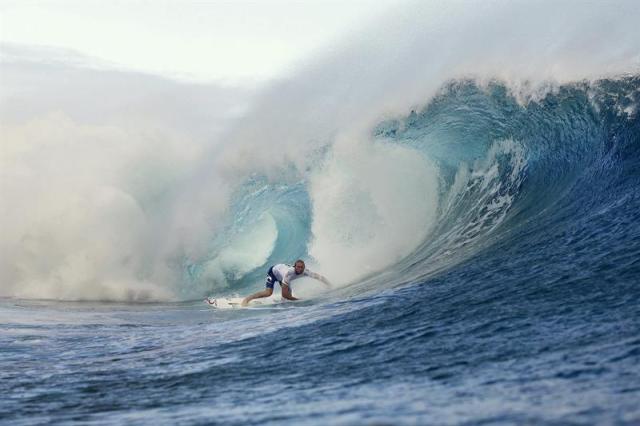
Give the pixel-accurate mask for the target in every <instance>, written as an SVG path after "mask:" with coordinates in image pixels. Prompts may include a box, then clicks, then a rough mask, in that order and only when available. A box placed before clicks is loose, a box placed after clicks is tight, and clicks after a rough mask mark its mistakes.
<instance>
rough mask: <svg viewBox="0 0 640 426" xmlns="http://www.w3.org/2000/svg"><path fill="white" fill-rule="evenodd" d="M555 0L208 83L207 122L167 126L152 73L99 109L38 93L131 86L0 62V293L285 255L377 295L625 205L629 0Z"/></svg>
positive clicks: (633, 75)
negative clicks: (246, 78) (556, 3)
mask: <svg viewBox="0 0 640 426" xmlns="http://www.w3.org/2000/svg"><path fill="white" fill-rule="evenodd" d="M575 6H577V3H575V4H572V3H568V4H564V5H562V7H559V8H556V9H555V13H554V14H553V15H552V16H548V10H550V8H551V3H548V4H547V3H544V4H543V3H538V4H536V5H534V6H525V5H512V4H504V5H501V7H499V8H495V9H492V10H481V11H479V10H477V9H474V10H469V8H467V7H461V6H453V7H451V8H450V9H446V10H441V9H428V10H418V11H416V10H413V12H412V13H411V14H407V13H405V12H404V11H402V12H399V13H397V14H395V15H394V19H390V20H389V22H388V23H387V24H385V23H383V22H380V23H379V24H378V26H377V27H376V28H375V31H376V34H377V35H376V36H375V37H369V38H367V37H363V39H360V38H355V39H352V40H351V41H350V42H349V43H347V45H346V46H345V47H343V48H342V49H341V50H340V51H339V52H337V53H333V54H331V55H325V56H324V57H322V58H321V59H319V60H317V61H314V62H313V63H311V64H308V65H305V66H303V67H301V68H300V69H299V70H298V73H297V75H295V76H293V77H290V78H288V79H285V80H283V81H280V82H277V83H274V84H272V85H271V86H270V87H269V88H267V89H264V90H263V91H262V92H260V93H259V94H258V95H253V98H252V99H251V102H250V105H251V106H250V107H248V108H246V107H243V103H244V102H245V100H246V97H245V94H241V93H239V92H238V93H234V92H233V91H232V92H231V93H229V92H224V91H222V89H220V91H219V92H214V91H212V89H211V88H209V89H206V90H209V92H208V93H209V95H210V96H211V98H212V99H214V100H215V101H212V100H211V99H209V98H207V99H206V100H201V99H200V100H199V101H198V103H196V105H197V106H198V107H200V108H209V109H214V108H218V109H219V111H218V112H216V114H215V120H212V119H211V117H206V116H203V115H202V113H201V112H199V111H201V110H195V109H192V110H189V111H188V112H187V113H185V112H184V111H183V109H184V108H181V109H180V112H179V117H178V118H175V117H174V118H172V119H171V120H168V119H167V117H172V115H171V112H172V111H174V108H173V107H172V106H171V105H170V103H171V102H173V99H174V98H175V97H177V98H178V99H182V98H181V95H189V96H191V95H192V94H194V93H202V91H203V90H205V89H204V88H202V87H199V86H181V85H177V84H176V85H174V83H171V84H169V83H167V82H164V81H155V80H154V82H153V84H149V86H148V87H147V88H146V89H140V90H141V94H140V96H133V97H132V99H130V98H127V97H124V96H122V95H118V90H117V89H116V90H115V94H114V93H113V90H110V92H109V96H110V97H107V98H109V99H113V98H112V97H113V96H115V97H117V96H121V98H120V99H123V100H122V102H120V103H118V102H115V103H114V105H112V106H111V107H110V108H106V107H105V106H104V105H103V104H101V106H100V108H97V107H92V106H91V105H93V104H94V103H96V101H95V98H94V97H89V98H86V97H84V96H82V97H79V98H78V99H75V101H74V99H71V100H69V99H68V98H67V97H65V96H66V95H67V94H68V93H67V92H63V93H59V92H58V91H57V89H56V90H54V89H52V88H51V87H50V86H49V85H51V84H53V85H56V84H59V83H60V81H66V80H67V79H68V78H69V74H70V73H73V75H74V77H75V78H79V80H80V81H82V82H84V83H85V86H83V87H89V88H90V89H91V90H93V89H95V88H96V87H99V86H101V85H102V84H103V82H104V81H105V79H110V81H115V82H114V83H113V86H111V89H113V87H115V88H118V87H120V88H121V90H122V93H127V96H132V95H131V94H130V93H129V92H128V91H127V90H126V87H128V86H127V85H128V84H129V83H130V82H131V81H132V80H133V79H134V78H135V79H136V81H138V79H140V78H141V77H140V76H138V75H136V76H131V75H127V74H124V73H114V72H111V71H95V70H82V69H76V68H73V69H68V68H67V67H64V66H61V65H60V64H35V65H34V64H33V63H27V62H25V61H24V60H23V59H16V58H15V57H12V56H11V55H8V54H5V55H4V59H3V65H2V66H3V68H4V69H5V70H7V71H8V73H7V75H8V78H7V80H6V81H7V82H8V84H9V85H11V86H12V87H15V88H16V90H14V91H12V92H10V93H5V94H4V95H3V102H2V104H3V120H2V126H3V129H2V133H3V139H4V142H3V156H2V175H3V176H2V197H3V203H2V213H1V214H2V223H3V229H4V231H3V238H2V253H3V256H2V260H1V261H0V262H2V263H1V266H2V286H1V288H0V295H2V296H10V297H26V298H57V299H71V300H78V299H80V300H85V299H91V300H188V299H194V298H199V297H202V296H203V295H206V294H210V293H216V294H222V293H232V292H244V291H249V290H250V289H252V288H255V287H257V286H259V285H261V280H262V277H263V275H264V270H265V267H266V266H267V265H268V264H270V263H274V262H281V261H292V260H294V259H295V258H297V257H303V258H306V259H308V260H309V263H310V264H311V266H312V267H314V268H315V267H317V268H319V269H320V270H321V271H322V272H323V273H324V274H326V275H327V276H328V277H329V278H330V279H332V281H334V282H336V283H337V284H339V285H341V286H346V287H348V288H349V289H352V290H346V291H362V290H363V289H365V290H375V289H377V288H380V286H381V285H382V283H384V285H385V286H397V285H402V284H405V283H409V282H414V281H416V280H420V279H423V278H425V277H427V276H429V275H431V274H435V273H438V272H441V271H443V270H446V269H450V268H453V267H455V265H456V264H458V263H460V262H462V261H464V260H465V259H468V258H470V257H472V256H474V255H476V254H478V253H482V252H485V251H487V250H491V249H492V247H495V246H496V244H500V243H502V244H504V242H505V241H509V238H511V237H512V236H513V235H516V234H517V235H519V236H522V235H523V233H524V234H527V232H531V233H535V230H536V229H537V227H539V226H541V224H544V226H563V224H567V223H571V221H580V220H588V218H590V217H592V216H593V215H598V214H606V211H607V209H608V208H610V206H612V205H619V204H624V203H626V202H628V200H629V197H632V198H633V197H635V198H637V197H638V195H637V188H638V186H637V183H638V182H637V180H638V176H637V170H638V167H637V165H638V160H639V159H638V134H640V132H639V129H638V112H637V111H638V102H639V100H640V99H639V97H640V95H639V93H640V78H639V77H638V72H637V70H638V60H639V58H640V56H638V55H639V52H640V49H639V48H638V41H637V40H640V37H637V36H638V31H637V29H635V27H634V25H635V20H634V19H632V18H633V16H634V14H633V11H634V10H635V5H634V4H633V2H621V3H620V4H619V5H617V6H618V7H615V8H614V7H610V6H607V7H605V6H604V5H603V6H597V7H595V9H597V10H590V11H584V10H582V9H577V8H576V7H575ZM545 8H546V9H545ZM414 9H416V8H414ZM417 9H419V8H417ZM567 18H570V19H569V21H567ZM496 20H498V21H499V22H501V25H500V31H499V32H494V31H492V30H490V27H489V26H488V23H491V22H496ZM542 21H544V23H545V31H544V33H542V34H541V33H540V30H539V29H538V25H539V24H540V23H541V22H542ZM435 23H438V25H437V26H436V25H435ZM611 23H615V26H613V27H612V26H607V25H608V24H611ZM595 24H597V25H595ZM600 26H606V28H607V31H602V32H600V30H597V29H594V28H600ZM462 27H464V30H461V28H462ZM516 30H517V31H516ZM505 32H506V33H509V34H512V35H513V37H511V38H508V39H507V38H504V37H503V35H504V33H505ZM594 32H595V33H597V34H598V37H594V36H593V34H594ZM366 34H371V33H366ZM477 34H482V37H479V38H475V37H476V35H477ZM382 35H383V36H382ZM587 35H588V37H587ZM7 51H9V52H11V49H7V48H6V47H5V52H7ZM43 69H44V70H45V71H47V72H48V74H47V75H48V77H47V78H45V79H43V80H39V79H41V78H42V75H41V74H42V73H43V71H42V70H43ZM25 70H27V71H28V72H27V73H25ZM52 70H53V71H55V72H51V71H52ZM56 73H57V74H56ZM17 76H20V77H19V78H18V77H17ZM114 76H115V77H114ZM25 81H26V83H25ZM30 85H34V86H35V87H40V86H42V87H45V88H47V90H49V92H51V93H49V92H46V91H45V93H48V95H47V98H46V101H47V105H49V104H50V105H52V106H51V107H48V108H44V110H41V107H40V105H41V104H42V93H41V92H29V91H28V90H22V89H24V88H26V87H30ZM39 85H40V86H39ZM155 85H157V86H159V87H160V88H157V87H156V86H155ZM170 85H174V86H171V88H172V90H173V91H174V95H173V96H171V97H167V98H162V102H160V104H161V105H162V106H161V107H159V106H158V104H159V103H158V102H157V97H154V96H149V94H154V95H156V96H159V95H158V93H165V90H166V87H167V86H170ZM123 87H124V88H125V89H122V88H123ZM19 89H20V90H19ZM70 90H71V91H77V90H78V87H77V86H76V87H74V86H73V85H72V87H71V88H70ZM98 95H100V94H98ZM102 95H104V93H103V94H102ZM73 96H78V95H77V94H76V95H73ZM73 96H72V98H73ZM225 96H226V97H229V96H231V97H234V96H235V97H236V99H240V97H242V99H243V102H235V103H234V102H231V104H232V105H230V106H229V105H224V102H222V101H219V99H222V98H225ZM63 97H64V99H65V102H64V103H63V102H59V100H60V99H62V98H63ZM142 99H144V102H143V101H142ZM247 102H248V101H247ZM9 104H12V105H15V108H13V109H11V108H8V107H7V105H9ZM35 104H38V105H39V107H38V108H34V107H33V105H35ZM87 105H88V106H87ZM180 106H181V107H184V106H185V105H182V104H181V105H180ZM189 106H193V105H191V104H190V105H189ZM92 108H93V109H94V110H95V113H93V114H92V113H91V109H92ZM105 108H106V109H105ZM165 109H166V110H165ZM87 110H89V111H87ZM229 110H233V111H234V112H233V114H227V111H229ZM176 111H177V110H176ZM158 117H160V120H159V119H158ZM203 121H207V123H210V122H212V121H215V123H216V125H215V126H212V125H203ZM635 198H634V199H635ZM534 249H538V250H539V249H540V247H539V246H538V247H532V250H534ZM301 291H303V293H304V291H305V290H303V288H302V287H301Z"/></svg>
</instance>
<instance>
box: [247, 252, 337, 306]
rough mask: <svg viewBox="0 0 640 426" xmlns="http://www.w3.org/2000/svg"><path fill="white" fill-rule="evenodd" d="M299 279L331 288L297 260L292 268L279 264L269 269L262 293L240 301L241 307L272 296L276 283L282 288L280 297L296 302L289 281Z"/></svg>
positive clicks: (321, 277)
mask: <svg viewBox="0 0 640 426" xmlns="http://www.w3.org/2000/svg"><path fill="white" fill-rule="evenodd" d="M301 277H309V278H313V279H316V280H318V281H321V282H322V283H324V284H325V285H326V286H327V287H331V283H329V280H327V279H326V278H325V277H323V276H322V275H320V274H316V273H315V272H311V271H310V270H308V269H305V264H304V261H302V260H300V259H298V260H296V263H294V265H293V266H291V265H285V264H284V263H279V264H277V265H273V266H272V267H271V268H269V271H268V272H267V281H266V282H265V286H266V287H267V288H265V289H264V290H263V291H259V292H257V293H254V294H252V295H251V296H247V297H245V298H244V300H243V301H242V306H247V305H248V304H249V302H251V301H252V300H253V299H259V298H261V297H269V296H271V295H272V294H273V286H274V285H275V283H276V282H277V283H278V284H280V287H281V288H282V297H284V298H285V299H287V300H298V298H297V297H293V295H292V294H291V281H293V280H296V279H298V278H301Z"/></svg>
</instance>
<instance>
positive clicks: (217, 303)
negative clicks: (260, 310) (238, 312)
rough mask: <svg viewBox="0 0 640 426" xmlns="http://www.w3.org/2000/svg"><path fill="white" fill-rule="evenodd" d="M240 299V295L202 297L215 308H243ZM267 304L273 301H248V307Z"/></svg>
mask: <svg viewBox="0 0 640 426" xmlns="http://www.w3.org/2000/svg"><path fill="white" fill-rule="evenodd" d="M242 300H243V298H242V297H207V298H206V299H204V301H205V303H206V304H207V305H209V306H210V307H212V308H216V309H240V308H244V306H242ZM269 304H273V302H271V303H267V302H266V301H262V300H252V301H251V302H249V307H253V306H258V305H269Z"/></svg>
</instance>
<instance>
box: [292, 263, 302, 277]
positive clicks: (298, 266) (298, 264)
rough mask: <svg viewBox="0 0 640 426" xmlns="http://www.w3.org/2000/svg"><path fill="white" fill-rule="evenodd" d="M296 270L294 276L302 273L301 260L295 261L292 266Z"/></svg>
mask: <svg viewBox="0 0 640 426" xmlns="http://www.w3.org/2000/svg"><path fill="white" fill-rule="evenodd" d="M293 267H294V268H295V269H296V274H298V275H300V274H301V273H303V272H304V261H303V260H301V259H298V260H296V263H295V264H294V265H293Z"/></svg>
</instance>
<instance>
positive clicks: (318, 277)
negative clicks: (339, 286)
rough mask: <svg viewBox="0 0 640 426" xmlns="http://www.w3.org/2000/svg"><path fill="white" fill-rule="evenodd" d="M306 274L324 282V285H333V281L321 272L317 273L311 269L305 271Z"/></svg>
mask: <svg viewBox="0 0 640 426" xmlns="http://www.w3.org/2000/svg"><path fill="white" fill-rule="evenodd" d="M304 272H305V275H307V276H308V277H309V278H313V279H315V280H318V281H320V282H321V283H323V284H324V285H326V286H327V287H331V283H330V282H329V280H328V279H326V278H325V277H323V276H322V275H320V274H316V273H315V272H311V271H309V270H307V271H304Z"/></svg>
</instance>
